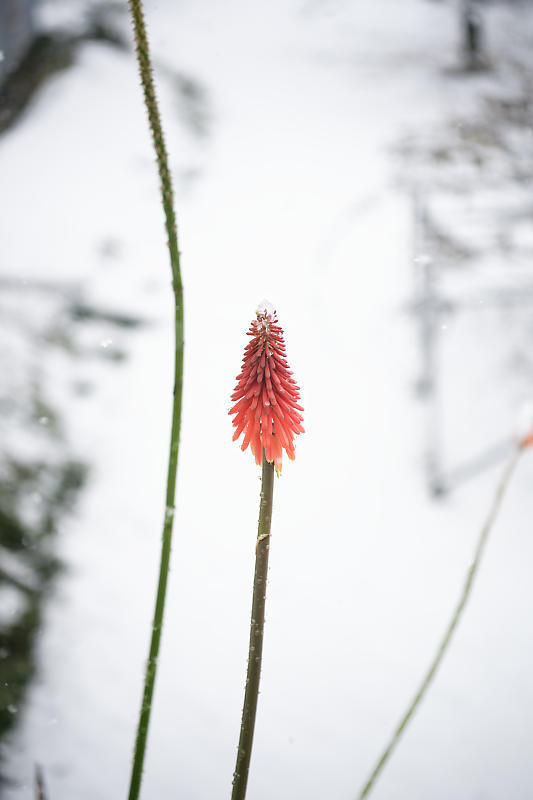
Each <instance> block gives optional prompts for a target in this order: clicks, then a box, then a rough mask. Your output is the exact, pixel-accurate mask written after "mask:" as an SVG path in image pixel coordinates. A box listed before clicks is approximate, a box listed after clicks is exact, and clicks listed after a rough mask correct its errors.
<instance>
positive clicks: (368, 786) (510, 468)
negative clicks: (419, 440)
mask: <svg viewBox="0 0 533 800" xmlns="http://www.w3.org/2000/svg"><path fill="white" fill-rule="evenodd" d="M522 450H523V446H521V447H518V448H517V449H516V451H515V452H514V453H513V456H512V458H511V459H510V461H509V463H508V464H507V466H506V468H505V471H504V473H503V476H502V478H501V481H500V483H499V484H498V488H497V489H496V493H495V495H494V499H493V501H492V506H491V508H490V511H489V514H488V516H487V519H486V521H485V524H484V525H483V527H482V529H481V533H480V535H479V539H478V543H477V547H476V551H475V554H474V559H473V561H472V564H471V566H470V569H469V570H468V573H467V575H466V580H465V583H464V586H463V591H462V592H461V596H460V598H459V602H458V603H457V605H456V607H455V610H454V612H453V615H452V618H451V620H450V622H449V624H448V627H447V628H446V632H445V634H444V636H443V638H442V641H441V643H440V645H439V647H438V649H437V652H436V655H435V657H434V659H433V661H432V662H431V665H430V667H429V669H428V671H427V673H426V676H425V677H424V680H423V681H422V683H421V684H420V687H419V689H418V691H417V693H416V694H415V696H414V698H413V700H412V701H411V703H410V705H409V707H408V709H407V711H406V712H405V714H404V716H403V717H402V719H401V722H400V724H399V725H398V727H397V728H396V730H395V731H394V733H393V735H392V737H391V740H390V742H389V744H388V745H387V747H386V748H385V750H384V751H383V754H382V756H381V758H380V759H379V761H378V762H377V764H376V766H375V767H374V770H373V772H372V774H371V775H370V778H369V779H368V781H367V782H366V783H365V785H364V787H363V789H362V790H361V793H360V795H359V800H363V798H365V797H367V796H368V795H369V794H370V792H371V790H372V788H373V786H374V784H375V782H376V780H377V779H378V777H379V774H380V772H381V770H382V769H383V767H384V766H385V764H386V763H387V761H388V760H389V758H390V756H391V755H392V752H393V750H394V749H395V747H396V745H397V744H398V742H399V740H400V737H401V735H402V733H403V732H404V730H405V728H406V727H407V725H408V724H409V722H410V720H411V718H412V717H413V714H414V713H415V711H416V709H417V707H418V705H419V704H420V702H421V700H422V698H423V697H424V695H425V694H426V692H427V690H428V688H429V686H430V684H431V682H432V680H433V678H434V677H435V674H436V672H437V670H438V668H439V666H440V664H441V661H442V659H443V658H444V655H445V653H446V651H447V649H448V645H449V644H450V640H451V638H452V636H453V634H454V631H455V629H456V628H457V625H458V624H459V621H460V619H461V616H462V613H463V611H464V608H465V606H466V604H467V602H468V598H469V597H470V593H471V590H472V584H473V583H474V578H475V576H476V573H477V571H478V569H479V565H480V563H481V558H482V556H483V552H484V550H485V546H486V544H487V539H488V537H489V533H490V531H491V530H492V526H493V525H494V521H495V520H496V517H497V515H498V511H499V509H500V506H501V502H502V500H503V496H504V494H505V490H506V489H507V486H508V485H509V481H510V479H511V476H512V474H513V472H514V469H515V467H516V464H517V462H518V459H519V457H520V454H521V452H522Z"/></svg>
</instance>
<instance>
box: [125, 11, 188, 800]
mask: <svg viewBox="0 0 533 800" xmlns="http://www.w3.org/2000/svg"><path fill="white" fill-rule="evenodd" d="M129 5H130V11H131V17H132V20H133V29H134V33H135V43H136V50H137V61H138V64H139V72H140V75H141V83H142V87H143V92H144V100H145V104H146V109H147V111H148V120H149V123H150V130H151V132H152V139H153V143H154V149H155V152H156V157H157V167H158V171H159V177H160V181H161V202H162V206H163V211H164V215H165V228H166V233H167V244H168V250H169V255H170V268H171V272H172V288H173V290H174V306H175V320H174V336H175V355H174V391H173V404H172V427H171V432H170V452H169V458H168V473H167V490H166V501H165V515H164V522H163V539H162V546H161V564H160V568H159V582H158V586H157V596H156V602H155V610H154V620H153V625H152V636H151V641H150V651H149V655H148V662H147V664H146V672H145V678H144V690H143V698H142V704H141V710H140V714H139V722H138V727H137V738H136V741H135V752H134V757H133V763H132V770H131V780H130V790H129V800H137V798H138V797H139V792H140V788H141V781H142V773H143V764H144V754H145V750H146V739H147V736H148V726H149V723H150V712H151V708H152V696H153V693H154V684H155V677H156V672H157V658H158V655H159V645H160V642H161V630H162V627H163V615H164V610H165V596H166V590H167V579H168V570H169V563H170V550H171V543H172V528H173V523H174V511H175V494H176V476H177V472H178V453H179V443H180V428H181V397H182V388H183V286H182V282H181V271H180V253H179V249H178V234H177V228H176V216H175V214H174V195H173V191H172V181H171V177H170V170H169V167H168V156H167V151H166V147H165V140H164V138H163V130H162V128H161V118H160V115H159V108H158V105H157V98H156V95H155V89H154V82H153V78H152V65H151V61H150V51H149V47H148V38H147V35H146V27H145V24H144V17H143V11H142V2H141V0H129Z"/></svg>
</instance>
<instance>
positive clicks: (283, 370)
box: [229, 303, 304, 474]
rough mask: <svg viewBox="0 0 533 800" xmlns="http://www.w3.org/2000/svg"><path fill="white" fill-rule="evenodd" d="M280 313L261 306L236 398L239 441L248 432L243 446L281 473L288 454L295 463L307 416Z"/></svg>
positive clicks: (243, 362) (236, 432) (267, 305)
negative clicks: (297, 439)
mask: <svg viewBox="0 0 533 800" xmlns="http://www.w3.org/2000/svg"><path fill="white" fill-rule="evenodd" d="M277 323H278V318H277V315H276V312H275V311H274V309H273V308H271V307H270V305H269V304H267V303H264V304H261V305H260V306H259V308H258V310H257V312H256V319H254V320H253V322H252V324H251V325H250V329H249V331H248V336H251V337H252V338H251V340H250V341H249V342H248V344H247V345H246V347H245V349H244V357H243V360H242V371H241V373H240V375H238V376H237V386H236V387H235V391H234V393H233V394H232V396H231V399H232V401H234V402H235V405H234V406H233V408H232V409H230V412H229V413H230V414H234V415H235V418H234V420H233V426H234V427H235V433H234V434H233V441H236V440H237V439H238V438H239V436H240V435H241V434H242V433H244V439H243V442H242V445H241V449H242V450H246V448H247V447H248V445H250V447H251V449H252V453H253V454H254V456H255V460H256V463H257V464H261V461H262V457H263V448H264V450H265V458H266V460H267V461H269V462H274V466H275V468H276V471H277V472H278V474H279V472H281V457H282V452H283V449H284V450H285V452H286V453H287V455H288V456H289V458H290V459H294V437H295V436H296V435H297V434H299V433H303V432H304V429H303V427H302V422H303V417H302V415H301V414H300V413H299V412H300V411H303V408H302V406H300V405H298V402H297V401H298V400H299V399H300V389H299V387H298V386H297V385H296V381H295V380H294V378H293V377H292V372H291V371H290V370H289V365H288V364H287V359H286V356H285V343H284V341H283V330H282V328H281V327H280V326H279V325H278V324H277Z"/></svg>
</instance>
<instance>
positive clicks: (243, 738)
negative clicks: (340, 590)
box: [231, 450, 274, 800]
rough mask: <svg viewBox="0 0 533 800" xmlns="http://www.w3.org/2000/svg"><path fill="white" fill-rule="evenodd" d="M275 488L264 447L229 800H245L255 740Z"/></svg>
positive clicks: (271, 466)
mask: <svg viewBox="0 0 533 800" xmlns="http://www.w3.org/2000/svg"><path fill="white" fill-rule="evenodd" d="M273 491H274V464H273V463H269V462H268V461H267V460H266V458H265V451H264V450H263V470H262V477H261V502H260V505H259V523H258V526H257V543H256V548H255V575H254V591H253V598H252V617H251V620H250V645H249V649H248V670H247V673H246V688H245V691H244V704H243V707H242V721H241V734H240V737H239V749H238V750H237V763H236V765H235V772H234V773H233V790H232V793H231V800H244V798H245V797H246V785H247V783H248V772H249V770H250V758H251V756H252V744H253V739H254V728H255V716H256V712H257V697H258V695H259V681H260V678H261V657H262V654H263V631H264V624H265V600H266V585H267V572H268V553H269V549H270V522H271V520H272V494H273Z"/></svg>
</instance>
